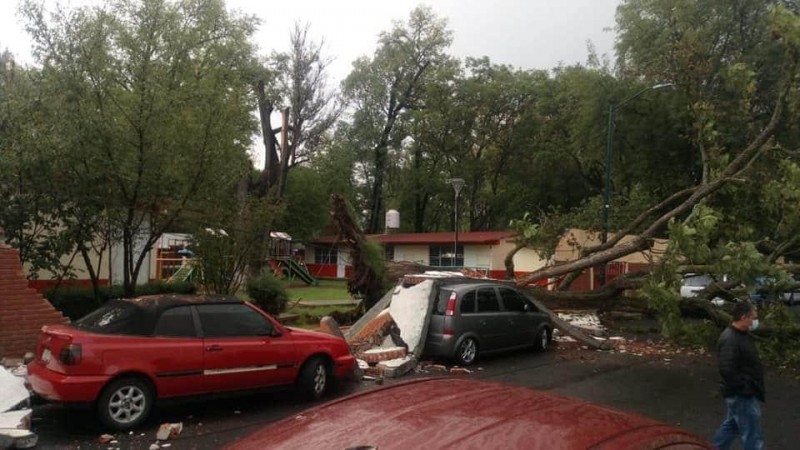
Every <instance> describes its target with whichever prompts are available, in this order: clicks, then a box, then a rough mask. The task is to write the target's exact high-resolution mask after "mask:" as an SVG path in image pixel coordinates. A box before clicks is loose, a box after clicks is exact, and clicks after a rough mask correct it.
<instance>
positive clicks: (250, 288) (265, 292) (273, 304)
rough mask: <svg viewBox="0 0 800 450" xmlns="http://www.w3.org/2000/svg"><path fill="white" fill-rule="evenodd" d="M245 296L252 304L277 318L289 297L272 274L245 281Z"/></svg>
mask: <svg viewBox="0 0 800 450" xmlns="http://www.w3.org/2000/svg"><path fill="white" fill-rule="evenodd" d="M247 294H248V295H249V296H250V298H251V299H252V301H253V303H255V304H256V305H258V307H259V308H261V309H263V310H264V311H266V312H268V313H270V314H272V315H273V316H277V315H278V314H280V313H282V312H283V311H284V310H285V309H286V305H287V303H289V296H288V295H287V294H286V288H285V287H284V286H283V283H282V282H281V281H280V280H279V279H277V278H275V276H274V275H272V274H266V275H261V276H260V277H258V278H253V279H250V280H248V281H247Z"/></svg>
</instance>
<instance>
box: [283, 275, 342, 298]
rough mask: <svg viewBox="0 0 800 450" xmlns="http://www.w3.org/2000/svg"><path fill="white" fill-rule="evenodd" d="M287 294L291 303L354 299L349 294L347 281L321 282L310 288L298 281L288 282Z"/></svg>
mask: <svg viewBox="0 0 800 450" xmlns="http://www.w3.org/2000/svg"><path fill="white" fill-rule="evenodd" d="M286 293H287V294H288V295H289V302H290V303H292V302H294V301H295V300H308V301H314V300H350V299H352V298H353V297H352V296H351V295H350V293H349V292H347V281H345V280H319V284H318V285H317V286H309V285H307V284H305V283H302V282H298V281H293V282H291V283H288V282H287V284H286Z"/></svg>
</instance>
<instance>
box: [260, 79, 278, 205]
mask: <svg viewBox="0 0 800 450" xmlns="http://www.w3.org/2000/svg"><path fill="white" fill-rule="evenodd" d="M255 91H256V96H257V97H258V113H259V117H260V119H261V134H262V136H263V139H264V170H263V171H262V172H261V177H260V178H259V180H258V182H257V184H256V192H257V194H258V196H259V197H264V196H265V195H266V194H267V192H268V191H269V189H270V188H271V187H272V186H273V185H274V184H275V183H276V182H277V181H278V173H279V170H280V167H279V161H278V150H277V142H276V141H275V135H274V134H273V132H272V122H271V119H270V115H271V114H272V110H273V109H274V107H273V106H272V102H271V101H269V100H268V99H267V94H266V92H265V87H264V81H263V80H258V82H257V83H256V86H255Z"/></svg>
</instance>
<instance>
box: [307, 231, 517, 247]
mask: <svg viewBox="0 0 800 450" xmlns="http://www.w3.org/2000/svg"><path fill="white" fill-rule="evenodd" d="M512 236H514V232H513V231H462V232H460V233H458V242H459V243H460V244H484V245H493V244H499V243H500V241H501V240H503V239H507V238H510V237H512ZM367 237H369V238H370V239H372V240H374V241H376V242H379V243H381V244H393V245H404V244H405V245H408V244H452V243H453V242H454V240H455V233H453V232H452V231H444V232H436V233H390V234H371V235H368V236H367ZM338 241H339V239H337V237H336V236H322V237H320V238H317V239H315V240H314V241H313V243H314V244H326V245H331V244H336V243H338Z"/></svg>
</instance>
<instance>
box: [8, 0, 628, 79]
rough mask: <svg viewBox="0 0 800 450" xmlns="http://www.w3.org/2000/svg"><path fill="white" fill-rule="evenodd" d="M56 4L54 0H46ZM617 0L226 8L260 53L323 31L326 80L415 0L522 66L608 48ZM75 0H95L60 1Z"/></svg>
mask: <svg viewBox="0 0 800 450" xmlns="http://www.w3.org/2000/svg"><path fill="white" fill-rule="evenodd" d="M45 1H46V2H47V3H55V0H45ZM619 1H620V0H493V1H487V0H288V1H280V0H227V4H228V7H229V8H235V9H240V10H242V11H244V12H246V13H249V14H254V15H256V16H258V17H260V18H261V20H262V24H261V28H260V30H259V31H258V33H257V35H256V41H257V44H258V45H259V47H260V49H261V53H262V54H269V53H271V52H272V51H273V50H278V51H283V50H286V49H287V48H288V42H289V31H290V29H291V28H292V27H293V24H294V23H295V21H300V22H301V23H308V24H310V25H311V34H312V36H313V38H314V39H315V40H319V39H320V38H322V37H324V39H325V43H326V52H327V55H329V56H331V57H334V58H335V61H334V63H333V64H332V66H331V73H330V76H331V79H332V80H331V81H334V82H338V81H339V80H341V79H342V78H344V77H345V76H346V75H347V74H348V73H349V71H350V68H351V63H352V62H353V60H354V59H356V58H357V57H359V56H362V55H371V54H372V53H373V52H374V50H375V45H376V41H377V37H378V34H379V33H380V32H381V31H385V30H388V29H390V27H391V25H392V21H395V20H400V21H405V20H406V19H407V18H408V14H409V12H410V11H411V10H412V9H414V7H416V6H417V5H419V4H426V5H430V6H431V7H432V8H433V10H434V11H435V12H436V13H437V14H438V15H439V16H441V17H445V18H447V20H448V24H449V27H450V29H451V30H452V31H453V32H454V41H453V45H452V47H451V49H450V53H451V54H452V55H454V56H456V57H459V58H464V57H466V56H475V57H479V56H489V58H490V59H491V60H492V61H493V62H496V63H504V64H511V65H513V66H515V67H519V68H523V69H551V68H553V67H556V66H557V65H558V64H559V63H564V64H574V63H585V62H586V57H587V50H586V43H587V41H592V42H593V43H594V45H595V47H596V48H597V51H598V52H599V53H600V54H608V55H611V54H612V53H613V43H614V33H613V31H610V30H613V28H614V12H615V9H616V6H617V5H618V4H619ZM17 3H18V2H17V1H16V0H0V48H3V49H6V48H7V49H8V50H10V51H11V52H12V53H13V54H14V55H15V56H16V57H17V58H18V59H19V60H20V61H22V62H31V56H30V39H29V38H28V36H27V34H26V33H25V32H24V30H23V26H22V24H20V23H19V22H18V18H17V16H16V14H15V12H16V8H17ZM62 3H64V4H70V5H80V4H86V3H97V1H96V0H83V1H81V0H71V1H69V0H65V1H63V2H62Z"/></svg>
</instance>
